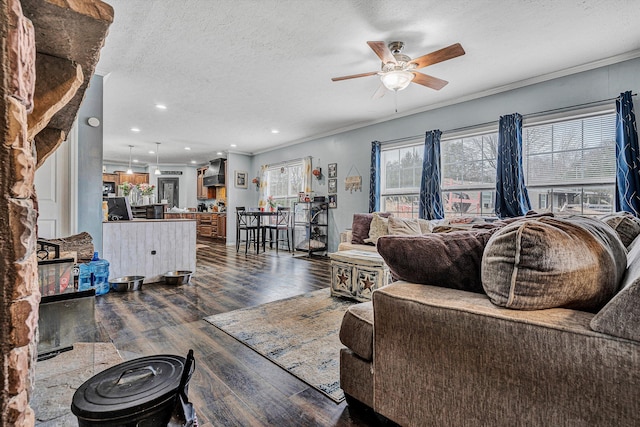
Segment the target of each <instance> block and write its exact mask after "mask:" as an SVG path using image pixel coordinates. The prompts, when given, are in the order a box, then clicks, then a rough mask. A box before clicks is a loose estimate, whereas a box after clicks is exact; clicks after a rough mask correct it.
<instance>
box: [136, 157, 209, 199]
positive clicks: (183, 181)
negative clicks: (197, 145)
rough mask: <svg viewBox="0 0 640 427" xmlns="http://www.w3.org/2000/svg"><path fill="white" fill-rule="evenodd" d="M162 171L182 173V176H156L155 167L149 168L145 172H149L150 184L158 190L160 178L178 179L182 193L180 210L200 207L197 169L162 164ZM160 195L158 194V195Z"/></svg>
mask: <svg viewBox="0 0 640 427" xmlns="http://www.w3.org/2000/svg"><path fill="white" fill-rule="evenodd" d="M160 171H180V172H182V175H155V174H154V172H155V166H153V167H149V168H148V170H146V171H145V172H149V184H153V185H155V186H156V189H157V188H158V178H178V186H179V189H180V190H179V191H180V197H179V202H180V206H177V207H179V208H195V207H196V206H198V200H197V198H196V196H197V194H196V182H197V168H194V167H191V166H177V165H176V166H172V165H162V164H160ZM157 194H158V193H157V192H156V195H157Z"/></svg>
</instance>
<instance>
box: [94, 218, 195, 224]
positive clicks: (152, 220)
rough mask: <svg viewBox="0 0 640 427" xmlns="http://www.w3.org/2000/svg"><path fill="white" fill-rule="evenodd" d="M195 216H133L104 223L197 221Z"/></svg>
mask: <svg viewBox="0 0 640 427" xmlns="http://www.w3.org/2000/svg"><path fill="white" fill-rule="evenodd" d="M195 220H196V219H195V218H160V219H146V218H133V219H130V220H128V221H126V220H122V221H102V223H103V224H107V223H109V224H115V223H119V224H126V223H137V222H166V221H195Z"/></svg>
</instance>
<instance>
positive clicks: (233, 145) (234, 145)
mask: <svg viewBox="0 0 640 427" xmlns="http://www.w3.org/2000/svg"><path fill="white" fill-rule="evenodd" d="M229 147H237V145H236V144H231V145H230V146H229Z"/></svg>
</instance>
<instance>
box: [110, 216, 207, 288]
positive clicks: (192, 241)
mask: <svg viewBox="0 0 640 427" xmlns="http://www.w3.org/2000/svg"><path fill="white" fill-rule="evenodd" d="M196 224H197V221H195V220H194V219H193V218H191V219H182V218H177V219H142V218H141V219H133V220H131V221H108V222H103V223H102V257H103V258H104V259H106V260H107V261H109V263H110V266H109V278H116V277H122V276H137V275H140V276H145V278H144V283H150V282H159V281H162V280H164V278H163V276H164V273H166V272H167V271H175V270H189V271H196Z"/></svg>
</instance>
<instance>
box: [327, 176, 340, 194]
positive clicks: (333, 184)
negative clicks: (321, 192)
mask: <svg viewBox="0 0 640 427" xmlns="http://www.w3.org/2000/svg"><path fill="white" fill-rule="evenodd" d="M327 189H328V192H329V194H336V193H337V192H338V179H337V178H330V179H329V183H328V185H327Z"/></svg>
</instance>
